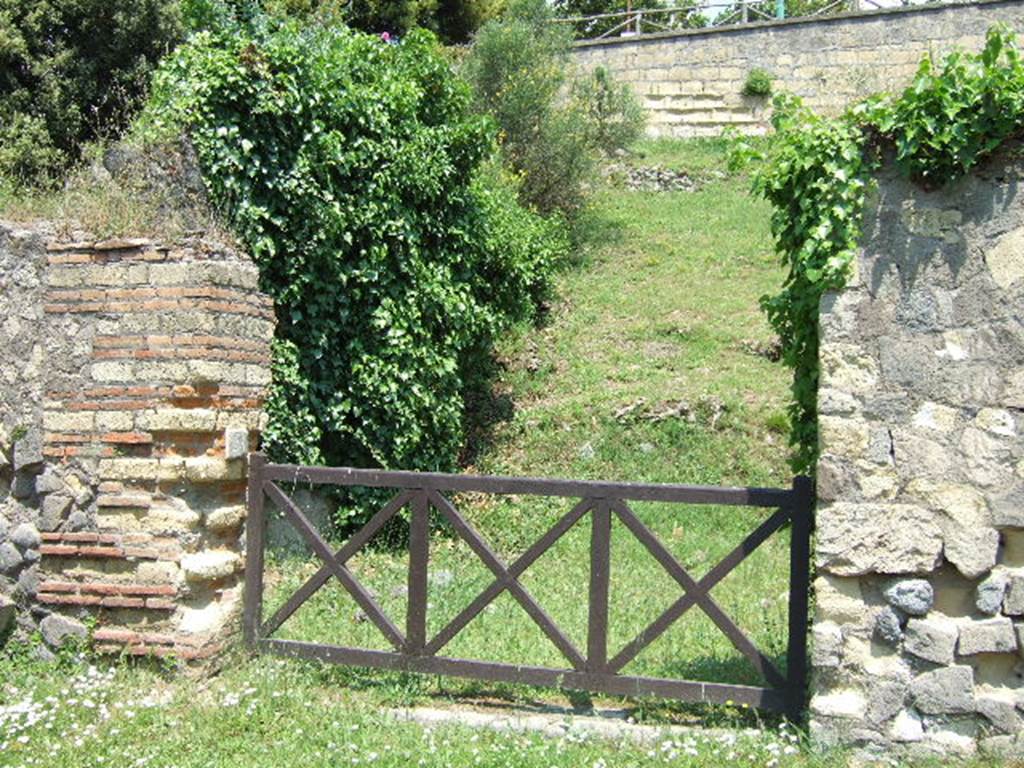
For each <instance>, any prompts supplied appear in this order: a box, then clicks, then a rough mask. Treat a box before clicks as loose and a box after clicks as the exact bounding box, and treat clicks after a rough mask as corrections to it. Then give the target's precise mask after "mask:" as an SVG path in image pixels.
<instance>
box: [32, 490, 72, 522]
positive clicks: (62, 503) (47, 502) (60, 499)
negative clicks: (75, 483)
mask: <svg viewBox="0 0 1024 768" xmlns="http://www.w3.org/2000/svg"><path fill="white" fill-rule="evenodd" d="M73 501H74V500H73V499H72V498H71V497H70V496H65V495H64V494H62V493H54V494H50V495H49V496H47V497H46V498H44V499H43V512H42V515H41V516H40V518H39V528H40V529H41V530H43V531H55V530H57V529H58V528H59V527H60V524H61V523H62V522H64V515H65V514H67V511H68V510H69V509H71V504H72V502H73Z"/></svg>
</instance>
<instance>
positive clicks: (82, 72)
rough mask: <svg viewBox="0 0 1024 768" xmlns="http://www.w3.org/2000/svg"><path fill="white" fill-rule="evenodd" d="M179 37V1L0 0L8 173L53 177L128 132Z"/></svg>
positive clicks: (3, 165) (2, 150)
mask: <svg viewBox="0 0 1024 768" xmlns="http://www.w3.org/2000/svg"><path fill="white" fill-rule="evenodd" d="M180 34H181V25H180V17H179V13H178V5H177V2H176V0H0V174H3V175H6V176H8V177H11V178H13V179H15V180H18V181H21V182H27V181H35V180H46V179H52V178H55V177H57V176H58V175H59V174H60V173H61V172H62V171H63V170H64V169H65V168H67V167H68V165H70V164H71V163H72V162H74V161H75V160H76V159H77V158H78V157H79V155H80V152H81V148H82V146H83V144H84V143H86V142H88V141H91V140H92V139H94V138H96V137H97V136H98V135H100V134H106V135H110V134H114V133H116V132H117V131H119V130H120V129H121V128H123V127H124V126H125V125H126V124H127V123H128V121H129V120H130V118H131V115H132V112H133V110H134V108H135V107H136V106H138V105H139V104H140V102H141V100H142V98H143V95H144V92H145V89H146V85H147V82H148V79H149V75H150V72H151V71H152V69H153V67H154V65H155V64H156V61H157V60H158V59H159V57H160V56H162V55H163V54H164V53H165V52H166V51H167V50H168V49H169V48H170V47H171V46H172V45H173V44H175V43H176V42H177V40H178V39H179V37H180Z"/></svg>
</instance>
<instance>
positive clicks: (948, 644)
mask: <svg viewBox="0 0 1024 768" xmlns="http://www.w3.org/2000/svg"><path fill="white" fill-rule="evenodd" d="M958 637H959V630H958V627H957V625H956V622H954V621H952V620H950V619H943V618H938V617H935V618H931V619H911V620H910V621H909V622H907V629H906V638H905V641H904V644H903V649H904V650H905V651H906V652H907V653H910V654H913V655H914V656H917V657H918V658H920V659H924V660H926V661H931V662H933V663H935V664H952V663H953V658H954V652H955V651H956V642H957V638H958Z"/></svg>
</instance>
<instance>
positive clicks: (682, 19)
mask: <svg viewBox="0 0 1024 768" xmlns="http://www.w3.org/2000/svg"><path fill="white" fill-rule="evenodd" d="M552 6H553V7H554V9H555V13H557V14H558V15H559V16H562V17H571V18H577V17H582V16H596V15H600V14H606V13H621V12H623V11H625V10H626V3H625V2H624V1H623V0H554V2H553V3H552ZM630 7H631V8H632V9H633V10H634V11H637V10H641V9H656V8H666V7H670V8H672V9H674V10H676V11H677V13H673V14H668V13H661V14H656V15H654V16H650V17H649V18H650V19H651V21H653V22H655V23H656V24H658V25H659V26H660V27H664V28H667V29H693V28H698V27H704V26H707V23H708V21H707V18H706V17H705V16H704V15H703V14H702V13H701V12H700V11H701V8H700V6H699V5H698V4H697V1H696V0H673V1H672V2H665V1H664V0H632V2H631V3H630ZM624 21H626V16H614V17H612V18H606V19H587V20H582V21H576V22H573V23H572V28H573V30H574V32H575V35H576V37H578V38H581V39H582V38H595V37H600V36H601V35H603V34H605V33H610V36H616V35H619V34H621V31H622V30H624V29H625V28H624V27H623V26H622V24H623V22H624ZM630 29H632V26H630ZM612 30H615V31H612ZM643 31H645V32H649V31H651V30H650V27H649V26H648V25H646V24H645V25H644V27H643Z"/></svg>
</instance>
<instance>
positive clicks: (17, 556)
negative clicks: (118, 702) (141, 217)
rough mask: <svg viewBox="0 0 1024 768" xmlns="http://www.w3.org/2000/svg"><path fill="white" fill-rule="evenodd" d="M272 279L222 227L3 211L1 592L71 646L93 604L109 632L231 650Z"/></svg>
mask: <svg viewBox="0 0 1024 768" xmlns="http://www.w3.org/2000/svg"><path fill="white" fill-rule="evenodd" d="M257 282H258V271H257V269H256V267H255V266H254V265H253V264H252V263H251V262H250V261H249V260H248V259H246V258H245V257H243V256H241V255H239V254H237V253H235V252H234V251H232V250H231V249H229V248H224V247H222V246H219V245H216V244H212V243H208V242H202V241H197V242H194V243H190V244H185V245H182V246H175V247H163V246H160V245H156V244H153V243H150V242H149V241H147V240H110V241H106V242H92V241H88V242H61V241H59V240H56V239H55V238H53V237H52V235H51V234H50V233H49V232H48V231H47V229H46V228H45V226H33V227H29V228H18V227H15V226H13V225H7V224H3V223H2V222H0V314H2V316H3V318H4V319H3V321H2V325H0V353H2V360H3V363H2V365H0V376H2V377H3V382H2V391H0V407H2V414H0V594H6V595H7V596H8V597H10V598H12V599H13V600H14V601H15V602H16V603H17V605H18V607H19V609H20V610H19V612H18V624H19V630H18V631H20V632H22V633H28V632H31V631H34V630H36V629H38V630H39V631H40V632H41V633H42V636H43V639H44V640H45V641H46V643H47V644H48V645H49V646H56V645H59V644H61V642H63V640H64V639H65V638H66V637H67V636H69V635H77V636H84V635H85V633H86V625H87V624H88V623H89V622H88V621H86V620H87V619H89V618H90V617H91V618H92V619H93V620H94V624H95V629H94V631H93V633H92V639H93V641H94V643H95V646H96V647H97V648H98V649H99V650H101V651H111V652H127V653H129V654H156V655H165V654H174V655H176V656H179V657H184V658H195V657H202V656H206V655H209V654H211V653H214V652H216V650H218V648H219V647H220V644H221V642H222V640H223V638H224V637H225V636H226V634H227V632H229V631H230V629H231V625H232V622H233V620H234V618H235V616H236V615H237V608H238V603H239V600H240V597H241V581H240V570H241V566H242V557H241V550H240V533H241V529H242V526H243V523H244V519H245V461H246V456H247V453H248V451H249V450H250V448H253V447H254V446H255V444H256V442H255V441H256V440H257V437H258V432H259V429H260V426H261V419H262V418H263V417H262V410H261V406H262V402H263V396H264V390H265V388H266V386H267V384H268V383H269V378H270V340H271V338H272V334H273V308H272V306H271V303H270V300H269V299H268V298H267V297H265V296H264V295H262V294H261V293H260V292H259V291H258V289H257ZM44 653H45V651H44Z"/></svg>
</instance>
